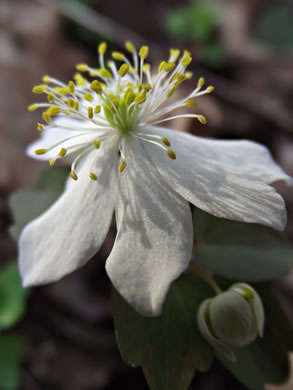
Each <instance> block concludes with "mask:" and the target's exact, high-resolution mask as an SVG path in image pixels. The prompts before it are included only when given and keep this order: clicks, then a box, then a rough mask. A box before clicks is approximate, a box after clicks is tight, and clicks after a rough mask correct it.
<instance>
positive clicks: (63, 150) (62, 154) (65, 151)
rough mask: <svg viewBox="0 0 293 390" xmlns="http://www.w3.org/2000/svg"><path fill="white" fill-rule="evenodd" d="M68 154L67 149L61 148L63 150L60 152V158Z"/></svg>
mask: <svg viewBox="0 0 293 390" xmlns="http://www.w3.org/2000/svg"><path fill="white" fill-rule="evenodd" d="M66 153H67V149H65V148H61V149H60V152H59V153H58V156H60V157H64V156H65V154H66Z"/></svg>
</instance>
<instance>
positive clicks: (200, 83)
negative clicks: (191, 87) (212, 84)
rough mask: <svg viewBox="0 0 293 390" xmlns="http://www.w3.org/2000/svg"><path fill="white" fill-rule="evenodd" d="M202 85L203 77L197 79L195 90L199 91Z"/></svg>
mask: <svg viewBox="0 0 293 390" xmlns="http://www.w3.org/2000/svg"><path fill="white" fill-rule="evenodd" d="M204 83H205V79H204V77H200V78H199V79H198V82H197V88H198V89H201V88H202V87H203V85H204Z"/></svg>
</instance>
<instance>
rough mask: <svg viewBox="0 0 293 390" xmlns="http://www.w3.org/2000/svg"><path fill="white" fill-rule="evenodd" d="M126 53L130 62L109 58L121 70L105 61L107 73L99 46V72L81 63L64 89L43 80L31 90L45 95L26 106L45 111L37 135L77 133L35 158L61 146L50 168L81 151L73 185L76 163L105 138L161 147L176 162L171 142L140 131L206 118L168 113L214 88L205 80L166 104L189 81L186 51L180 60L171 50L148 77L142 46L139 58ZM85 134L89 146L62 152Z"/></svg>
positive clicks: (83, 144)
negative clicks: (64, 120) (62, 120)
mask: <svg viewBox="0 0 293 390" xmlns="http://www.w3.org/2000/svg"><path fill="white" fill-rule="evenodd" d="M125 48H126V50H127V51H128V53H129V54H130V55H132V62H131V61H130V60H129V59H128V58H127V56H126V55H124V54H123V53H121V52H117V51H114V52H112V58H113V59H114V60H116V61H120V62H122V64H121V66H120V67H119V68H118V67H117V65H116V63H115V62H114V61H113V60H110V61H108V62H107V68H106V66H105V59H104V56H105V53H106V49H107V46H106V43H101V44H100V45H99V46H98V54H99V65H100V67H99V68H97V69H96V68H92V67H90V66H88V65H87V64H79V65H77V70H78V71H79V72H78V73H76V74H75V75H74V81H69V83H68V84H64V83H62V82H60V81H58V80H56V79H54V78H51V77H49V76H44V77H43V82H44V84H41V85H37V86H35V87H34V88H33V92H34V93H36V94H41V93H45V94H46V95H47V102H46V103H35V104H32V105H30V106H29V110H30V111H34V110H35V109H37V108H39V107H41V108H45V111H44V112H43V114H42V117H43V120H44V122H45V124H42V123H39V124H38V130H43V129H45V128H46V129H48V128H62V129H68V130H70V131H71V132H72V131H75V130H76V135H71V136H70V137H68V138H66V139H63V140H62V141H61V142H58V143H57V144H54V145H52V146H50V147H49V148H47V149H37V150H36V151H35V153H36V154H37V155H40V154H45V153H47V152H48V151H50V150H53V149H55V148H56V147H61V149H60V150H59V152H58V154H57V155H56V156H55V157H54V158H52V159H50V161H49V163H50V165H53V164H54V163H55V161H56V160H57V159H60V158H63V157H65V155H68V154H69V153H70V152H75V151H76V150H77V148H79V147H80V148H82V152H81V153H79V154H78V156H77V157H76V159H75V160H74V161H73V163H72V166H71V177H72V178H73V179H74V180H77V174H76V172H75V167H76V165H77V163H78V162H79V161H80V160H81V159H82V158H83V157H84V156H85V155H86V154H87V153H88V152H89V151H91V150H92V149H94V148H96V149H99V148H100V145H101V142H102V141H103V140H104V139H106V138H107V137H108V136H117V134H118V135H120V136H123V135H125V134H126V133H127V134H130V135H132V136H134V137H136V138H138V139H140V140H142V141H146V142H149V143H152V144H154V145H156V146H158V147H160V148H161V149H163V150H164V151H165V152H166V153H167V155H168V157H170V158H171V159H173V160H174V159H176V154H175V152H174V151H173V150H172V149H170V146H171V145H170V141H169V140H168V139H167V138H165V137H161V136H158V135H156V134H148V133H144V132H143V131H140V129H143V128H144V127H146V126H152V125H157V124H160V123H162V122H165V121H168V120H172V119H175V118H178V117H189V118H196V119H198V120H199V121H200V122H201V123H202V124H205V123H206V119H205V117H204V116H203V115H198V114H180V115H175V116H168V115H169V113H170V112H171V111H173V110H175V109H178V108H181V107H191V108H193V107H196V105H197V103H196V101H195V100H194V99H195V98H197V97H199V96H202V95H205V94H207V93H210V92H212V91H213V89H214V88H213V87H211V86H209V87H207V88H206V89H204V90H203V89H202V88H203V85H204V79H203V78H200V79H199V80H198V83H197V86H196V88H195V89H194V90H193V91H192V92H191V93H190V94H188V95H187V96H186V97H184V98H182V99H180V100H179V101H175V102H172V103H170V100H169V99H170V98H171V97H172V95H173V93H174V91H175V89H176V88H177V87H178V86H179V85H180V84H181V83H182V82H183V81H184V80H187V79H190V78H191V77H192V73H191V72H189V71H186V69H187V67H188V65H189V64H190V63H191V61H192V58H191V54H190V52H188V51H184V53H183V55H182V56H181V57H180V51H179V50H177V49H171V50H170V55H169V59H168V61H167V62H166V61H162V62H161V63H160V65H159V67H158V71H157V73H156V75H152V72H151V66H150V64H148V63H146V62H145V60H146V58H147V57H148V53H149V49H148V47H147V46H142V47H141V48H140V50H139V52H138V53H137V51H136V49H135V47H134V45H133V44H132V43H130V42H126V43H125ZM179 57H180V58H179ZM178 59H179V60H178ZM80 72H88V73H89V76H90V77H92V78H94V80H93V81H92V82H89V81H88V80H87V79H86V78H84V77H83V76H82V74H81V73H80ZM56 116H57V117H60V116H63V117H66V116H67V117H70V118H73V119H77V120H81V121H86V122H87V124H88V122H90V123H91V126H90V127H89V126H88V125H87V126H86V125H84V127H83V126H82V125H81V126H76V127H74V126H68V127H66V126H63V125H60V124H58V121H55V117H56ZM80 123H85V122H80ZM134 130H135V131H134ZM84 135H86V136H90V138H91V135H93V139H91V141H90V142H89V141H88V140H87V141H82V142H81V143H79V144H76V143H75V144H74V145H73V146H69V147H67V148H65V147H64V145H63V144H64V142H67V141H70V140H73V139H75V138H78V137H82V136H84ZM119 151H120V156H121V159H122V161H121V164H120V167H119V171H120V172H123V170H124V169H125V167H126V161H125V157H124V155H123V150H122V149H120V148H119ZM90 178H91V179H92V180H97V175H96V174H95V173H93V172H90Z"/></svg>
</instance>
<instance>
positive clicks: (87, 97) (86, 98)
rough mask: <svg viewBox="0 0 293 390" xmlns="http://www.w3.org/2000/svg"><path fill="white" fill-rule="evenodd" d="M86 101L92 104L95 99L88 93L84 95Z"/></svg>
mask: <svg viewBox="0 0 293 390" xmlns="http://www.w3.org/2000/svg"><path fill="white" fill-rule="evenodd" d="M84 99H85V100H87V101H88V102H92V101H93V100H94V97H93V95H91V94H90V93H89V92H87V93H86V94H85V95H84Z"/></svg>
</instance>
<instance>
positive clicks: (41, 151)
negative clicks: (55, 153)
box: [35, 149, 47, 156]
mask: <svg viewBox="0 0 293 390" xmlns="http://www.w3.org/2000/svg"><path fill="white" fill-rule="evenodd" d="M35 153H36V154H37V155H38V156H39V155H41V154H45V153H47V149H37V150H35Z"/></svg>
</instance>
